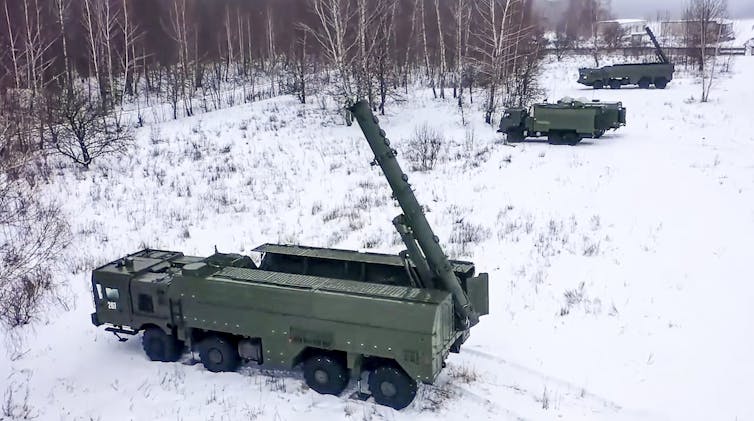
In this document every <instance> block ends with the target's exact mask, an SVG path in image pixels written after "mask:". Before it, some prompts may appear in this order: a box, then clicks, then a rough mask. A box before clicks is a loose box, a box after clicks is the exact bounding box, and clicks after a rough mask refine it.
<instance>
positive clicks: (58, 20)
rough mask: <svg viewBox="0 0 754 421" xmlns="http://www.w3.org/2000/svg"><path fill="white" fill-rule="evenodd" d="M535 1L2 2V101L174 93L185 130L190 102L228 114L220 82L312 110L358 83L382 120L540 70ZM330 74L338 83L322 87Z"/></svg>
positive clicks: (108, 99)
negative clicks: (323, 93)
mask: <svg viewBox="0 0 754 421" xmlns="http://www.w3.org/2000/svg"><path fill="white" fill-rule="evenodd" d="M532 3H533V2H532V1H531V0H480V1H472V0H452V1H451V0H387V1H380V0H254V1H244V0H0V45H2V46H3V48H2V49H1V50H0V92H3V93H5V92H7V91H8V89H15V90H19V89H22V90H26V91H28V92H29V93H30V95H32V96H41V95H43V93H44V92H46V91H49V90H53V91H54V90H62V89H69V90H70V89H73V86H74V85H76V84H77V83H78V81H85V80H88V81H87V83H89V84H91V82H92V80H94V81H96V82H97V83H96V85H97V86H96V89H94V91H95V92H94V93H93V94H92V93H91V92H90V93H89V95H90V98H92V99H93V100H94V97H95V96H96V97H97V100H99V101H101V102H102V103H103V104H111V105H112V104H119V103H122V102H123V100H124V98H126V99H127V98H128V97H133V96H144V97H146V100H147V101H149V100H150V95H152V96H156V97H160V96H161V95H162V96H164V98H162V100H163V101H165V102H169V103H172V104H175V105H176V106H175V107H174V113H173V114H174V115H173V117H174V118H177V117H178V116H179V115H192V114H193V113H194V108H195V106H196V104H193V103H192V104H189V103H188V100H189V97H190V96H193V95H194V94H196V91H197V90H200V89H204V90H207V89H210V90H214V91H215V92H214V94H215V95H214V97H213V98H212V99H211V101H210V102H215V104H214V105H215V107H214V108H218V107H219V106H220V104H219V102H220V101H221V100H220V99H219V98H217V96H218V95H217V94H218V91H219V89H220V88H219V86H218V85H219V84H221V83H232V84H243V85H244V86H243V89H244V95H243V98H242V99H243V101H247V100H254V99H257V98H260V97H269V96H274V95H279V94H281V93H296V94H297V95H298V96H299V98H300V99H301V100H302V102H305V101H306V96H307V94H308V92H307V90H309V91H311V90H312V88H314V90H315V91H316V90H327V89H328V88H327V87H326V86H325V85H328V84H333V85H343V84H346V85H352V86H353V89H352V90H353V91H354V92H353V94H355V95H357V96H360V97H367V98H368V99H369V100H370V102H371V103H372V104H373V105H374V106H375V107H376V108H379V109H380V110H381V111H384V106H385V102H386V100H387V98H389V97H390V96H391V95H397V94H396V92H397V91H398V88H399V87H403V88H404V89H406V88H407V87H408V85H409V84H410V83H411V82H413V81H414V80H415V79H420V80H421V81H422V83H425V84H426V85H428V86H431V87H432V89H433V91H434V92H435V96H439V97H445V90H446V89H453V90H454V92H453V95H454V97H455V96H457V95H459V92H458V91H460V90H462V88H464V87H467V88H471V87H473V86H477V87H486V86H488V85H489V83H490V82H491V80H490V79H491V78H493V79H499V80H500V81H502V79H504V78H505V77H507V76H504V75H503V74H513V73H516V72H517V70H516V69H519V68H520V66H521V65H522V63H525V62H527V61H529V62H532V61H534V60H535V58H537V57H538V56H540V55H541V49H540V43H541V35H542V31H541V29H540V28H539V26H538V17H537V16H536V15H535V12H534V11H533V9H532ZM333 38H335V39H333ZM336 44H337V45H336ZM514 56H515V57H514ZM530 56H531V57H530ZM519 59H520V60H519ZM323 72H331V73H332V74H330V75H325V78H324V80H323V81H320V80H317V79H318V77H321V76H323ZM344 73H349V75H347V77H348V80H346V81H345V82H343V77H344V76H345V75H344ZM330 77H334V78H335V79H337V81H335V82H334V81H333V80H331V79H330ZM351 79H352V80H351ZM338 81H340V83H338ZM318 82H319V83H318ZM262 83H264V85H261V84H262ZM494 83H495V84H497V83H498V81H495V82H494ZM341 88H343V86H339V87H338V89H341ZM247 89H248V92H246V90H247ZM493 91H494V92H491V93H490V94H489V95H491V96H501V97H500V98H498V99H493V98H488V99H487V100H488V101H494V102H498V101H502V102H511V101H513V102H516V100H515V99H513V100H511V99H510V98H503V97H502V96H503V95H504V91H505V90H503V89H500V88H499V87H495V88H494V89H493ZM404 93H406V91H405V90H404ZM210 94H211V92H210ZM203 95H204V96H205V97H207V96H208V94H207V92H204V93H203ZM524 96H526V95H524ZM471 99H473V98H471ZM205 102H206V101H205ZM178 103H183V106H182V107H179V106H178V105H179V104H178ZM226 105H230V104H226ZM180 108H182V110H181V109H180ZM488 108H490V109H491V110H490V111H491V112H492V111H493V110H492V109H494V108H495V107H494V104H492V103H490V107H488ZM181 111H182V112H181Z"/></svg>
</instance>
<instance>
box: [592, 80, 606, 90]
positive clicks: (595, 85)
mask: <svg viewBox="0 0 754 421" xmlns="http://www.w3.org/2000/svg"><path fill="white" fill-rule="evenodd" d="M604 87H605V84H603V83H602V81H601V80H595V81H594V83H593V84H592V88H594V89H602V88H604Z"/></svg>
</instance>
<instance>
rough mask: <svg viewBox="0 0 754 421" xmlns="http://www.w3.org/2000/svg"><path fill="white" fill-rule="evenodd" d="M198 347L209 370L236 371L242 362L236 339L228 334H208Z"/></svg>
mask: <svg viewBox="0 0 754 421" xmlns="http://www.w3.org/2000/svg"><path fill="white" fill-rule="evenodd" d="M197 347H198V348H199V359H200V360H201V361H202V364H203V365H204V367H205V368H206V369H207V370H209V371H212V372H215V373H217V372H220V371H235V370H236V369H237V368H238V366H239V364H240V363H241V357H240V356H239V355H238V349H237V345H236V343H235V341H234V340H232V339H231V338H228V337H226V336H220V335H213V336H208V337H206V338H204V339H202V341H201V342H199V345H198V346H197Z"/></svg>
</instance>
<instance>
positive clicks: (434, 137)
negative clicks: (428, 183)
mask: <svg viewBox="0 0 754 421" xmlns="http://www.w3.org/2000/svg"><path fill="white" fill-rule="evenodd" d="M444 143H445V138H444V137H443V136H442V134H441V133H440V132H439V131H437V130H436V129H434V128H432V127H430V126H429V125H428V124H427V123H424V124H422V125H421V126H417V127H416V128H414V135H413V136H412V137H411V139H409V141H408V151H407V152H408V153H407V157H408V160H409V162H410V163H411V168H412V169H413V170H416V171H429V170H431V169H433V168H434V167H435V164H436V163H437V157H438V156H439V153H440V148H441V147H442V145H443V144H444Z"/></svg>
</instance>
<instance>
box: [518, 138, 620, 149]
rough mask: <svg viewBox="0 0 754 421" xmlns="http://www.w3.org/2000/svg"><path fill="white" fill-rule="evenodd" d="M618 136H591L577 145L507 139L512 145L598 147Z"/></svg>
mask: <svg viewBox="0 0 754 421" xmlns="http://www.w3.org/2000/svg"><path fill="white" fill-rule="evenodd" d="M616 137H619V136H606V137H602V138H600V139H591V138H589V139H582V140H581V142H579V143H577V144H575V145H569V144H566V143H550V142H548V141H547V139H526V140H520V141H511V140H509V141H507V144H508V145H510V146H517V145H526V144H534V145H536V144H542V145H550V146H552V147H554V148H558V147H571V148H575V147H598V146H603V145H600V143H605V142H610V141H612V140H613V139H614V138H616Z"/></svg>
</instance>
